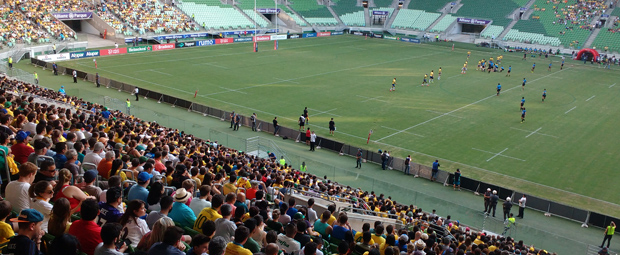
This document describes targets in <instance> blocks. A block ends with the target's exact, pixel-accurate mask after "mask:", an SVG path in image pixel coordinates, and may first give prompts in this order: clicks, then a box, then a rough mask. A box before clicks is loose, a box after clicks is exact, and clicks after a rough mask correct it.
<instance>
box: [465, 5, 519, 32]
mask: <svg viewBox="0 0 620 255" xmlns="http://www.w3.org/2000/svg"><path fill="white" fill-rule="evenodd" d="M521 2H523V1H521ZM525 2H526V3H527V1H525ZM461 4H463V6H462V7H461V8H460V9H459V10H458V12H457V14H458V16H462V17H470V18H482V19H490V20H493V25H497V26H507V25H508V24H509V23H510V21H511V20H510V19H507V18H506V16H507V15H509V14H510V13H512V12H513V11H514V10H515V9H517V8H519V7H521V6H523V5H525V4H520V3H517V2H515V1H513V0H508V1H503V2H502V4H497V1H494V0H461ZM490 7H492V8H490Z"/></svg>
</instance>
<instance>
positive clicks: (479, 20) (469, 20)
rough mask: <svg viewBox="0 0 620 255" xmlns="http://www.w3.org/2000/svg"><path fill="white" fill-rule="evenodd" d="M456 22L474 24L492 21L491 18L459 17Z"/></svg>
mask: <svg viewBox="0 0 620 255" xmlns="http://www.w3.org/2000/svg"><path fill="white" fill-rule="evenodd" d="M456 22H458V23H461V24H472V25H487V24H489V23H491V21H490V20H485V19H470V18H457V19H456Z"/></svg>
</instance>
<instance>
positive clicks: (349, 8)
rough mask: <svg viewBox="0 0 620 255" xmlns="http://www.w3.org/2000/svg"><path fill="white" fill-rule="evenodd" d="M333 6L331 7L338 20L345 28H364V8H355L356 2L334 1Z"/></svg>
mask: <svg viewBox="0 0 620 255" xmlns="http://www.w3.org/2000/svg"><path fill="white" fill-rule="evenodd" d="M333 2H334V3H335V5H333V6H332V10H334V11H335V12H336V13H337V14H338V15H339V17H340V20H342V22H343V23H344V24H345V25H347V26H358V27H363V26H366V19H365V17H364V8H363V7H362V6H357V0H335V1H333Z"/></svg>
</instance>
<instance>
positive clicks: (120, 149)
mask: <svg viewBox="0 0 620 255" xmlns="http://www.w3.org/2000/svg"><path fill="white" fill-rule="evenodd" d="M0 83H1V85H2V90H1V91H0V150H3V151H5V152H6V153H7V154H9V155H11V157H13V159H14V161H15V162H16V163H17V164H18V165H19V173H18V174H17V175H14V176H11V177H12V178H11V179H12V181H11V182H8V183H7V181H8V180H7V177H8V176H7V174H6V173H7V172H6V170H7V169H0V175H2V178H3V179H4V180H5V182H4V184H3V186H5V196H4V197H5V200H4V201H0V218H2V217H4V218H3V219H6V218H7V216H9V214H10V213H11V211H13V212H14V213H15V214H17V215H18V216H17V218H15V219H16V220H17V221H19V224H16V225H10V224H7V223H4V225H2V224H3V223H2V222H0V230H3V231H0V234H3V236H0V243H5V244H6V243H7V242H8V243H9V244H8V245H7V246H6V247H8V248H7V249H8V252H11V251H12V250H11V249H13V248H14V247H21V246H24V245H30V246H28V247H35V245H36V247H37V249H46V252H47V253H49V254H69V255H70V254H76V253H77V252H78V250H79V251H80V252H84V253H86V254H88V255H93V254H97V255H100V254H121V253H122V252H129V253H135V254H140V253H142V254H187V255H190V254H195V255H201V254H204V253H208V254H210V255H222V254H226V255H250V254H266V255H276V254H280V253H284V254H304V255H316V254H324V253H326V252H327V253H334V254H336V253H337V254H340V255H347V254H359V255H362V254H369V255H396V254H408V255H419V254H429V255H430V254H452V255H455V254H474V255H480V254H486V255H499V254H501V255H504V254H514V253H516V254H548V253H547V252H546V251H544V250H540V249H536V248H534V247H532V246H526V245H524V244H523V242H520V241H515V240H513V239H512V238H510V237H502V236H498V235H490V234H485V233H482V232H478V231H472V230H470V229H469V228H467V227H464V226H461V224H460V222H459V221H457V220H453V219H451V218H450V216H447V217H445V218H443V217H439V216H438V215H436V213H435V212H434V211H433V212H432V213H425V212H423V211H422V209H421V208H417V207H415V206H414V205H408V206H407V205H402V204H399V203H397V202H396V201H393V200H392V199H391V197H389V196H387V197H386V196H384V195H383V194H375V193H374V192H366V191H363V190H361V189H354V188H352V187H345V186H341V185H339V184H338V183H334V182H332V181H329V180H327V179H324V178H319V177H317V176H314V175H311V174H308V173H306V172H300V171H298V170H296V169H295V168H294V167H292V166H290V165H288V164H286V163H285V162H284V161H280V160H277V159H276V155H270V157H269V158H267V159H265V158H258V157H256V156H252V155H248V154H245V153H244V152H240V151H237V150H233V149H230V148H226V147H224V146H222V145H219V144H217V142H216V141H210V140H203V139H200V138H197V137H194V136H193V135H191V134H186V133H184V132H183V131H179V130H176V129H170V128H166V127H163V126H161V125H159V124H157V123H155V122H148V121H143V120H140V119H138V118H135V117H133V116H127V115H124V114H123V113H121V112H119V111H111V110H110V109H107V108H106V107H104V106H101V105H97V104H92V103H89V102H86V101H84V100H82V99H79V98H76V97H71V96H66V95H64V94H60V93H57V92H55V91H52V90H48V89H43V88H40V87H38V86H36V85H33V84H25V83H22V82H19V81H16V80H11V79H7V78H6V77H2V78H0ZM64 107H66V108H64ZM2 167H6V166H4V165H2ZM290 192H302V193H303V194H305V197H306V198H309V199H308V201H307V205H298V204H297V201H296V200H295V199H294V198H288V199H285V198H284V194H289V193H290ZM315 198H316V199H321V200H322V201H324V200H338V201H339V202H343V201H344V203H350V206H348V207H352V208H358V209H368V210H367V211H366V213H367V214H373V215H374V216H379V217H380V218H378V219H381V217H383V218H386V219H387V218H391V219H392V220H397V221H395V222H397V224H386V223H382V221H377V222H375V223H374V225H373V226H371V225H370V224H368V223H365V224H364V225H363V226H362V228H361V229H352V228H351V224H349V216H350V215H351V213H353V212H348V213H347V212H344V211H341V210H338V208H336V205H335V204H331V205H329V206H328V208H327V210H324V211H323V212H322V213H320V214H319V213H317V211H319V208H318V207H317V205H315ZM29 208H33V209H29ZM3 222H4V221H3ZM13 233H17V235H16V236H13ZM43 233H45V236H43ZM28 240H30V241H28ZM32 240H34V241H32ZM39 240H43V241H44V242H43V244H46V242H47V245H38V241H39ZM29 242H32V243H29ZM50 243H51V244H50ZM20 245H21V246H20ZM67 247H79V249H78V248H75V249H73V248H71V249H68V248H67ZM60 251H62V253H60ZM47 253H46V254H47ZM31 254H33V253H31Z"/></svg>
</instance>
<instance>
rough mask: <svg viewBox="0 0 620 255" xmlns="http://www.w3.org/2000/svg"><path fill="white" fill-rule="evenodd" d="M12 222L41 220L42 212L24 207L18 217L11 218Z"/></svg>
mask: <svg viewBox="0 0 620 255" xmlns="http://www.w3.org/2000/svg"><path fill="white" fill-rule="evenodd" d="M11 221H13V222H35V223H37V222H41V221H43V214H41V213H40V212H39V211H37V210H35V209H24V210H22V211H21V212H20V213H19V217H17V218H13V219H11Z"/></svg>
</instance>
